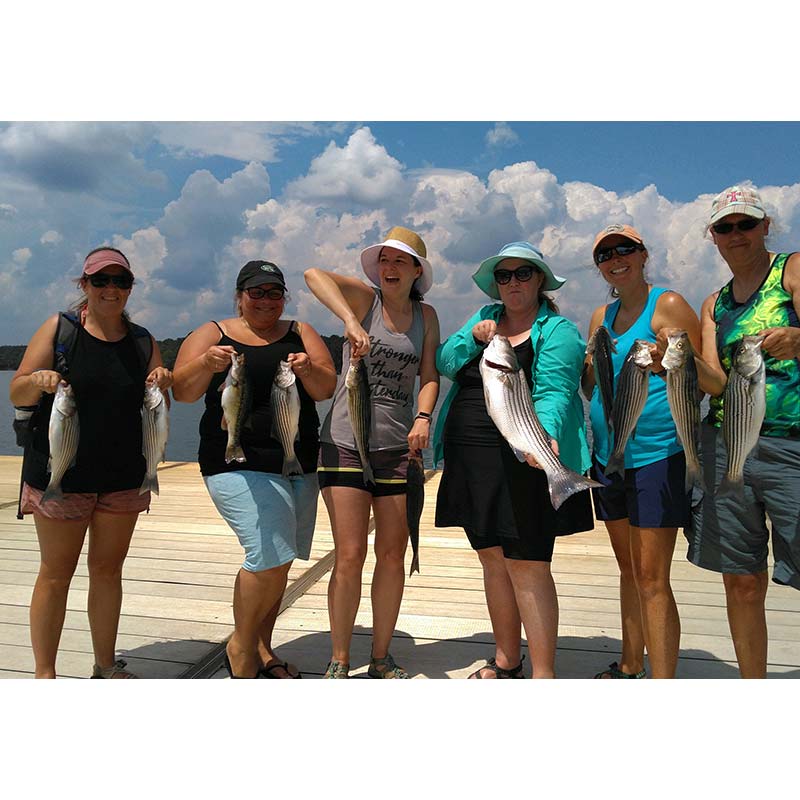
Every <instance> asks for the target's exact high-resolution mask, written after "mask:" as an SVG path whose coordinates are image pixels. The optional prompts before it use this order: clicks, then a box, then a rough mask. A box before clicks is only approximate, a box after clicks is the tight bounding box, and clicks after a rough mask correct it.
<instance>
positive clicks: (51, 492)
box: [40, 482, 64, 503]
mask: <svg viewBox="0 0 800 800" xmlns="http://www.w3.org/2000/svg"><path fill="white" fill-rule="evenodd" d="M63 499H64V492H63V491H61V483H60V482H59V483H54V484H51V485H48V487H47V488H46V489H45V490H44V494H43V495H42V499H41V501H40V502H42V503H47V502H48V501H49V500H63Z"/></svg>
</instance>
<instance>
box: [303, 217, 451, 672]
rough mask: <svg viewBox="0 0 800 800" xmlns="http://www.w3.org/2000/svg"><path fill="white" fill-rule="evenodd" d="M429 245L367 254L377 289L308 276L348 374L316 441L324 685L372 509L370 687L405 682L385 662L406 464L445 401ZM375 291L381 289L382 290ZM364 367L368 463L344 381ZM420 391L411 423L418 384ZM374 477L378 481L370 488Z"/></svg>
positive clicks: (393, 239) (348, 631)
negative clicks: (335, 320) (328, 541)
mask: <svg viewBox="0 0 800 800" xmlns="http://www.w3.org/2000/svg"><path fill="white" fill-rule="evenodd" d="M426 256H427V253H426V248H425V244H424V242H423V241H422V239H421V238H420V237H419V236H418V235H417V234H416V233H414V232H413V231H410V230H408V229H407V228H401V227H395V228H392V230H391V231H389V234H388V236H387V237H386V240H385V241H383V242H381V243H379V244H375V245H372V246H371V247H368V248H366V249H365V250H364V251H363V252H362V253H361V266H362V268H363V270H364V273H365V274H366V276H367V277H368V278H369V280H370V281H371V283H372V284H374V286H370V285H369V284H367V283H365V282H364V281H362V280H359V279H358V278H350V277H346V276H343V275H339V274H337V273H335V272H328V271H325V270H320V269H309V270H307V271H306V273H305V278H306V283H307V284H308V287H309V289H311V291H312V292H313V293H314V295H315V297H317V299H318V300H319V301H320V302H321V303H322V304H323V305H324V306H326V307H327V308H328V309H330V310H331V311H332V312H333V313H334V314H335V315H336V316H337V317H339V319H340V320H342V322H343V323H344V326H345V327H344V332H345V337H346V341H345V343H344V345H343V348H342V372H341V375H340V377H339V382H338V384H337V387H336V392H335V394H334V401H333V405H332V406H331V409H330V411H329V413H328V416H327V417H326V418H325V421H324V422H323V425H322V430H321V432H320V442H321V447H320V458H319V468H318V475H319V485H320V488H321V489H322V496H323V498H324V500H325V505H326V506H327V509H328V513H329V515H330V518H331V528H332V530H333V538H334V545H335V549H336V561H335V566H334V569H333V574H332V575H331V580H330V584H329V588H328V613H329V616H330V626H331V644H332V653H331V660H330V663H329V664H328V668H327V670H326V673H325V677H326V678H347V677H348V675H349V671H350V644H351V639H352V634H353V626H354V624H355V619H356V614H357V612H358V606H359V600H360V598H361V574H362V570H363V566H364V560H365V558H366V554H367V535H368V524H369V515H370V508H372V511H373V514H374V518H375V558H376V564H375V572H374V574H373V578H372V592H371V594H372V652H371V656H370V664H369V670H368V674H369V676H370V677H372V678H408V677H409V676H408V673H407V672H406V671H405V670H404V669H402V668H401V667H399V666H398V665H397V664H396V663H395V662H394V659H393V658H392V656H391V655H390V653H389V645H390V643H391V640H392V635H393V633H394V627H395V624H396V622H397V615H398V613H399V611H400V602H401V600H402V598H403V587H404V584H405V569H404V557H405V551H406V545H407V542H408V526H407V523H406V470H407V467H408V459H409V455H410V454H411V455H414V454H416V453H417V452H418V451H420V450H422V449H423V448H425V447H428V445H429V439H430V424H431V414H432V413H433V409H434V406H435V405H436V399H437V397H438V394H439V376H438V373H437V372H436V365H435V353H436V347H437V346H438V344H439V321H438V319H437V317H436V312H435V311H434V309H433V308H432V307H431V306H429V305H427V304H426V303H422V302H420V301H421V300H422V295H423V294H424V293H425V292H427V291H428V290H429V289H430V288H431V285H432V284H433V273H432V270H431V265H430V263H429V262H428V259H427V257H426ZM376 287H377V288H376ZM359 360H363V362H364V364H365V366H366V369H367V380H368V383H369V394H370V398H369V407H370V411H371V420H370V425H369V434H368V442H365V443H363V445H362V449H366V450H367V451H368V452H366V453H365V456H366V459H367V461H368V462H369V463H368V464H364V463H363V462H362V459H361V456H360V454H359V444H358V443H357V442H356V439H355V435H354V433H353V425H352V424H351V420H350V417H349V414H348V401H347V387H346V385H345V378H346V375H347V373H348V369H349V367H350V364H351V363H352V364H353V365H354V366H355V365H356V363H357V362H358V361H359ZM417 375H419V380H420V383H419V385H420V388H419V392H418V394H417V397H416V404H417V414H416V417H415V416H414V410H413V409H414V385H415V381H416V378H417ZM370 474H371V475H372V480H370V479H369V476H370Z"/></svg>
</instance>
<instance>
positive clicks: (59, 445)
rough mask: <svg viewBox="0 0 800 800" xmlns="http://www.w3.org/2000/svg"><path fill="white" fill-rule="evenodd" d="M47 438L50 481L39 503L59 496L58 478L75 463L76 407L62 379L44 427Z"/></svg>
mask: <svg viewBox="0 0 800 800" xmlns="http://www.w3.org/2000/svg"><path fill="white" fill-rule="evenodd" d="M48 438H49V440H50V461H49V463H48V469H49V471H50V482H49V483H48V484H47V488H46V489H45V490H44V494H43V495H42V502H43V503H46V502H47V501H48V500H53V499H58V500H60V499H61V497H62V496H63V493H62V491H61V479H62V478H63V477H64V473H65V472H66V471H67V470H68V469H69V468H70V467H71V466H72V465H73V464H74V463H75V456H76V455H77V454H78V440H79V439H80V425H79V423H78V406H77V405H76V403H75V393H74V392H73V391H72V387H71V386H70V385H69V384H68V383H66V382H65V381H61V382H60V383H59V384H58V388H57V389H56V396H55V398H54V399H53V410H52V411H51V412H50V427H49V429H48Z"/></svg>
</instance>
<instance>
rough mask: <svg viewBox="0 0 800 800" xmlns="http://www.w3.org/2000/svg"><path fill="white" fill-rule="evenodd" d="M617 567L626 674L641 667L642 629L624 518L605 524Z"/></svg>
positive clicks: (629, 542) (622, 667) (621, 666)
mask: <svg viewBox="0 0 800 800" xmlns="http://www.w3.org/2000/svg"><path fill="white" fill-rule="evenodd" d="M605 526H606V530H607V531H608V536H609V539H610V540H611V547H612V548H613V550H614V555H615V556H616V559H617V565H618V566H619V607H620V618H621V621H622V656H621V658H620V662H619V668H620V669H621V670H622V671H623V672H626V673H627V674H628V675H635V674H636V673H637V672H641V671H642V670H643V669H644V628H643V625H642V609H641V606H640V605H639V592H638V591H637V589H636V581H635V579H634V577H633V565H632V564H631V533H630V527H629V524H628V520H627V519H616V520H611V521H608V522H606V523H605Z"/></svg>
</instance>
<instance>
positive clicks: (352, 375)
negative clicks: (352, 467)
mask: <svg viewBox="0 0 800 800" xmlns="http://www.w3.org/2000/svg"><path fill="white" fill-rule="evenodd" d="M345 385H346V386H347V413H348V415H349V417H350V427H351V428H352V429H353V437H354V439H355V442H356V449H357V450H358V454H359V456H360V457H361V467H362V469H363V470H364V482H365V483H367V482H368V483H374V479H373V478H374V476H373V473H372V466H371V465H370V463H369V431H370V426H371V424H372V420H371V406H370V393H369V379H368V378H367V367H366V364H365V363H364V360H363V359H359V360H358V361H357V362H356V363H355V364H353V363H351V364H350V366H349V368H348V370H347V375H346V376H345Z"/></svg>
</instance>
